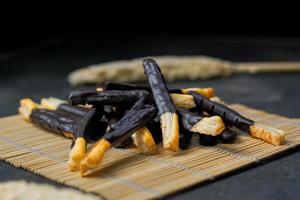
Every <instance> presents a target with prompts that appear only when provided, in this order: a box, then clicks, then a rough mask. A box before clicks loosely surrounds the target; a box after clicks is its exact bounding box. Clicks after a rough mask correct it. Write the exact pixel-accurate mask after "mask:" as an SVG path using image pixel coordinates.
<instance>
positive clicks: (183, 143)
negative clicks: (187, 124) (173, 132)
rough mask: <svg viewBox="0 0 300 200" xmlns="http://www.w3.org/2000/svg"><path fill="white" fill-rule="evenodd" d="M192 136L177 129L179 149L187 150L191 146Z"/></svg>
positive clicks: (181, 129)
mask: <svg viewBox="0 0 300 200" xmlns="http://www.w3.org/2000/svg"><path fill="white" fill-rule="evenodd" d="M192 136H193V134H192V133H190V132H188V131H186V130H184V129H183V128H181V127H180V129H179V147H180V149H188V148H189V146H190V144H191V139H192Z"/></svg>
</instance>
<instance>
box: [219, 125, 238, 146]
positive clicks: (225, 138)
mask: <svg viewBox="0 0 300 200" xmlns="http://www.w3.org/2000/svg"><path fill="white" fill-rule="evenodd" d="M236 136H237V133H236V132H234V131H233V130H230V129H228V128H226V129H225V130H224V131H223V132H222V133H221V134H220V136H219V138H220V140H221V142H222V143H229V142H232V141H233V140H234V139H235V138H236Z"/></svg>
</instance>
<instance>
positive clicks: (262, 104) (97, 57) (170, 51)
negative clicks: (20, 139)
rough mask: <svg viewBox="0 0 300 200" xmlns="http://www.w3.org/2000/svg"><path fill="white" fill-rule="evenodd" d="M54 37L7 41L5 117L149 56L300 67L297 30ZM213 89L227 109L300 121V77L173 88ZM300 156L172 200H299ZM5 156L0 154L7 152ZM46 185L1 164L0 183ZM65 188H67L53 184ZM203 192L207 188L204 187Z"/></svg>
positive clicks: (14, 36) (1, 62)
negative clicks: (83, 77) (79, 74)
mask: <svg viewBox="0 0 300 200" xmlns="http://www.w3.org/2000/svg"><path fill="white" fill-rule="evenodd" d="M183 30H184V29H182V28H181V29H180V30H179V31H178V30H177V31H157V30H154V31H153V29H151V30H150V31H144V30H140V31H124V30H118V31H99V30H96V31H62V30H61V31H54V30H51V31H49V30H47V31H44V30H37V31H32V30H31V29H30V28H29V29H22V31H21V32H15V31H7V32H2V35H1V37H0V44H1V45H0V95H1V96H0V97H1V98H0V108H1V112H0V116H7V115H12V114H16V109H17V107H18V101H19V99H20V98H24V97H31V98H33V99H35V100H38V99H40V98H41V97H45V96H56V97H60V98H66V97H67V95H68V93H69V91H71V89H72V88H70V86H69V85H68V83H67V81H66V77H67V75H68V73H69V72H71V71H72V70H74V69H76V68H79V67H83V66H87V65H90V64H95V63H100V62H106V61H111V60H118V59H129V58H134V57H140V56H149V55H208V56H214V57H219V58H223V59H228V60H231V61H300V38H299V37H298V34H297V31H293V29H292V28H288V29H285V30H286V31H283V29H282V27H280V26H276V27H273V28H271V29H269V30H266V29H259V27H256V28H253V27H250V28H249V27H248V28H241V29H231V27H229V28H228V29H222V30H215V29H210V31H207V30H206V31H203V30H194V31H191V30H188V31H186V32H185V31H183ZM195 85H198V86H199V85H201V86H213V87H215V89H216V93H217V95H218V96H220V97H221V98H223V99H224V100H225V101H226V102H228V103H235V102H239V103H243V104H245V105H248V106H251V107H254V108H258V109H264V110H267V111H269V112H272V113H278V114H281V115H285V116H288V117H294V118H296V117H298V118H300V106H299V100H300V91H299V86H300V73H293V74H291V73H280V74H257V75H247V74H244V75H235V76H231V77H227V78H221V79H212V80H207V81H195V82H185V81H181V82H175V83H170V87H184V86H195ZM298 150H299V149H296V150H294V151H291V152H289V153H288V154H285V155H283V156H281V157H277V158H273V160H272V162H267V163H261V164H260V165H258V166H257V167H256V168H248V169H244V170H241V171H239V172H237V173H235V174H233V175H232V176H226V177H222V178H220V179H219V180H217V181H216V182H212V183H207V184H201V185H198V186H195V187H193V188H191V189H188V190H185V191H183V192H180V193H178V194H175V195H172V196H171V197H170V198H171V199H212V198H213V199H223V200H224V199H233V198H239V199H240V198H243V199H268V198H271V199H296V198H297V197H298V196H299V195H300V193H299V187H300V171H299V166H300V153H299V151H298ZM0 153H1V152H0ZM14 179H26V180H29V181H36V182H48V183H51V184H54V183H53V182H51V181H48V180H45V179H44V178H42V177H39V176H36V175H33V174H31V173H29V172H25V171H23V170H20V169H15V168H14V167H11V166H10V165H8V164H5V163H4V162H2V161H1V162H0V182H2V181H8V180H14ZM54 185H56V186H58V187H61V185H58V184H54ZM200 186H201V187H200Z"/></svg>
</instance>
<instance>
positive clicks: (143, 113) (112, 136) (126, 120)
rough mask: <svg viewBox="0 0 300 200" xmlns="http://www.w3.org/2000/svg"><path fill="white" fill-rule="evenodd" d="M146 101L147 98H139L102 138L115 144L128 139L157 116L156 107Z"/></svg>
mask: <svg viewBox="0 0 300 200" xmlns="http://www.w3.org/2000/svg"><path fill="white" fill-rule="evenodd" d="M145 102H146V100H145V98H142V99H140V100H138V101H137V102H136V103H135V104H134V105H133V106H132V107H131V109H130V110H129V111H128V112H126V113H125V115H124V116H123V117H122V118H121V119H120V120H119V121H118V122H117V123H115V124H114V125H113V126H112V127H111V129H110V131H109V132H107V133H106V134H105V135H104V136H103V137H102V138H103V139H106V140H108V141H109V142H110V143H111V144H112V146H115V145H117V144H119V143H122V142H124V141H125V140H127V139H128V138H129V137H130V136H131V135H132V134H133V133H134V132H135V131H137V130H138V129H139V128H141V127H143V126H145V125H146V124H147V123H148V122H150V121H151V120H152V119H153V118H154V117H155V116H156V108H155V107H154V106H152V105H148V104H146V103H145Z"/></svg>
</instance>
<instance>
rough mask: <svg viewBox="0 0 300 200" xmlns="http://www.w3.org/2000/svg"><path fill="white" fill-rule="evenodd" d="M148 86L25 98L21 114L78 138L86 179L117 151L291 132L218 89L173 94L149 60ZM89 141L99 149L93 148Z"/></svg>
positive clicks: (277, 139)
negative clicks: (233, 103)
mask: <svg viewBox="0 0 300 200" xmlns="http://www.w3.org/2000/svg"><path fill="white" fill-rule="evenodd" d="M143 67H144V71H145V75H146V77H147V79H148V85H147V86H140V85H134V84H128V83H120V82H107V83H106V85H105V88H104V89H103V88H96V89H95V90H77V91H73V92H71V94H70V95H69V101H68V102H67V101H63V100H60V99H56V98H43V99H42V100H41V102H40V104H38V103H35V102H33V101H32V100H31V99H28V98H25V99H22V100H21V101H20V107H19V113H20V114H21V115H22V116H23V117H24V119H25V120H27V121H29V122H32V123H34V124H36V125H38V126H40V127H42V128H44V129H47V130H50V131H52V132H56V133H58V134H61V135H63V136H64V137H67V138H72V145H71V151H70V156H69V168H70V170H72V171H80V174H81V175H82V176H84V175H86V174H87V173H88V172H89V171H90V170H91V169H93V168H96V167H98V166H99V164H100V163H101V160H102V158H103V156H104V154H105V152H106V151H107V150H108V149H109V148H112V147H118V148H126V147H128V146H129V145H132V144H134V145H135V146H136V147H137V148H138V149H139V150H140V151H141V153H144V154H154V153H155V152H156V144H157V143H159V142H160V141H162V142H163V147H164V148H166V149H169V150H171V151H178V150H179V149H186V148H188V147H189V144H190V142H191V138H192V136H193V135H198V136H199V144H201V145H215V144H217V143H218V142H223V143H228V142H232V141H233V140H234V138H235V137H236V130H237V129H239V130H241V131H245V132H247V133H248V134H249V135H251V136H253V137H256V138H260V139H262V140H264V141H266V142H268V143H271V144H273V145H280V144H282V143H283V142H284V136H285V133H284V132H283V131H281V130H278V129H274V128H272V127H268V126H265V125H262V124H258V123H256V122H255V121H253V120H250V119H246V118H245V117H243V116H241V115H240V114H238V113H237V112H236V111H234V110H232V109H230V108H228V107H227V106H225V105H224V104H222V103H220V102H218V101H216V100H215V99H216V98H215V97H214V90H213V88H185V89H173V90H169V89H168V88H167V85H166V83H165V80H164V77H163V75H162V73H161V71H160V68H159V66H158V64H157V63H156V62H155V61H154V60H152V59H145V60H143ZM87 143H94V145H93V146H92V147H91V148H90V149H89V150H87Z"/></svg>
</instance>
